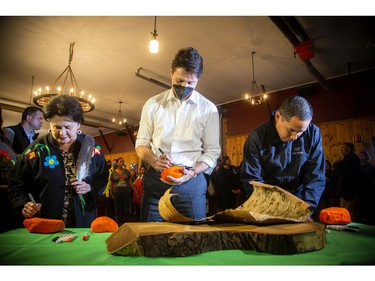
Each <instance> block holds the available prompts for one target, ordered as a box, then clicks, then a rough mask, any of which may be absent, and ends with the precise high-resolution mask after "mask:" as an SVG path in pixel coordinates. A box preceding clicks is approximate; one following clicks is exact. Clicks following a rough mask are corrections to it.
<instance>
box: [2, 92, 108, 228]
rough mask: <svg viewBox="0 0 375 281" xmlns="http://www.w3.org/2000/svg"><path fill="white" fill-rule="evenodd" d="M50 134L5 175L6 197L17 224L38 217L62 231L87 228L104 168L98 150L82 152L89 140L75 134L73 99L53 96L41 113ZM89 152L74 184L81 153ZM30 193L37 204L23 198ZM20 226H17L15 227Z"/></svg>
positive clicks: (78, 114)
mask: <svg viewBox="0 0 375 281" xmlns="http://www.w3.org/2000/svg"><path fill="white" fill-rule="evenodd" d="M44 117H45V119H46V120H47V121H48V122H49V124H50V132H49V133H48V134H47V135H46V136H44V137H41V138H39V139H37V140H35V141H34V142H33V143H32V144H31V145H30V146H29V148H28V149H26V150H25V152H24V153H23V154H22V156H21V158H20V159H19V160H18V161H17V163H16V166H15V168H14V169H13V170H12V173H11V175H10V184H9V190H8V197H9V200H10V202H11V204H12V208H13V210H14V214H15V216H16V218H18V222H19V223H20V222H22V221H23V220H24V219H25V218H31V217H34V216H40V217H43V218H48V219H60V220H63V221H64V222H65V227H82V228H84V227H90V225H91V222H92V221H93V220H94V219H95V216H96V201H97V197H98V196H99V195H100V194H101V193H102V192H103V190H104V189H105V186H106V183H107V180H108V168H107V166H106V162H105V158H104V155H103V153H102V150H101V148H100V146H99V145H98V144H96V143H95V141H94V144H93V145H91V146H90V147H91V149H90V150H86V149H81V148H83V147H82V142H83V140H84V139H85V137H86V139H87V138H92V137H90V136H85V135H83V134H82V133H81V131H80V126H81V124H82V123H83V121H84V117H83V110H82V108H81V105H80V103H79V102H78V100H77V99H76V98H75V97H72V96H68V95H57V96H56V97H54V98H53V99H51V100H50V101H49V102H48V103H47V104H46V105H45V107H44ZM81 150H82V151H89V152H91V151H92V153H91V155H89V156H88V157H87V158H88V159H90V158H91V160H89V164H88V166H89V168H88V171H87V173H85V174H84V177H83V178H82V179H81V177H80V176H79V179H78V180H77V170H76V164H77V159H78V156H79V155H80V154H79V153H80V151H81ZM29 193H31V194H32V195H33V197H34V198H35V201H36V203H37V204H33V203H32V202H31V200H30V198H29V196H28V194H29ZM20 226H21V224H20Z"/></svg>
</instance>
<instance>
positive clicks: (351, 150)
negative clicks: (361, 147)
mask: <svg viewBox="0 0 375 281" xmlns="http://www.w3.org/2000/svg"><path fill="white" fill-rule="evenodd" d="M343 145H345V146H346V147H347V148H349V150H350V152H354V151H355V146H354V144H352V143H351V142H344V143H343Z"/></svg>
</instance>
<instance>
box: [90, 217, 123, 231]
mask: <svg viewBox="0 0 375 281" xmlns="http://www.w3.org/2000/svg"><path fill="white" fill-rule="evenodd" d="M117 229H118V224H117V222H115V221H114V220H113V219H111V218H109V217H107V216H101V217H97V218H96V219H94V221H93V222H92V223H91V230H92V231H93V232H96V233H101V232H115V231H116V230H117Z"/></svg>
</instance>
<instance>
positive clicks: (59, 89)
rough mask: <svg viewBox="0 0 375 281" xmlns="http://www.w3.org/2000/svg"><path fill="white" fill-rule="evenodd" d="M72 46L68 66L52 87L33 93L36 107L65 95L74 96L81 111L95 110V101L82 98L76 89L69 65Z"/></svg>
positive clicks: (77, 88) (81, 93)
mask: <svg viewBox="0 0 375 281" xmlns="http://www.w3.org/2000/svg"><path fill="white" fill-rule="evenodd" d="M74 44H75V42H73V43H70V48H69V64H68V66H67V67H66V68H65V69H64V71H63V72H62V73H61V74H60V76H59V77H57V79H56V81H55V82H54V83H53V85H52V87H51V88H50V87H49V86H47V87H46V88H45V90H44V91H43V90H42V88H39V89H38V90H37V91H35V92H34V95H35V96H34V98H33V102H34V103H35V104H36V105H39V106H41V107H43V106H44V105H45V104H46V103H47V102H48V101H49V100H50V99H51V98H53V97H54V96H56V95H61V94H66V95H69V96H74V97H76V98H77V100H78V101H79V102H80V104H81V106H82V109H83V111H84V112H90V111H93V110H94V108H95V105H94V102H95V99H94V98H93V97H92V96H91V95H89V96H88V97H87V98H85V97H84V95H85V92H84V91H81V90H80V88H79V87H78V84H77V80H76V78H75V76H74V73H73V70H72V67H71V63H72V60H73V48H74ZM64 74H65V76H64V81H63V83H62V86H61V85H59V84H58V81H59V80H60V78H62V77H63V75H64ZM68 77H69V78H70V83H71V87H70V88H69V89H66V88H65V84H66V80H67V79H68ZM52 89H54V90H52Z"/></svg>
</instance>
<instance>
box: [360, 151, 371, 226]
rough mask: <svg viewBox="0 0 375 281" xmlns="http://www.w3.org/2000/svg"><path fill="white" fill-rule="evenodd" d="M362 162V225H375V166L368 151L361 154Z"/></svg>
mask: <svg viewBox="0 0 375 281" xmlns="http://www.w3.org/2000/svg"><path fill="white" fill-rule="evenodd" d="M359 159H360V160H361V171H362V173H361V175H362V180H361V189H360V194H359V197H358V200H359V213H360V219H361V223H365V224H375V207H374V200H375V166H374V165H372V164H371V163H370V160H371V157H370V154H369V153H368V152H367V151H365V150H364V151H361V152H360V153H359Z"/></svg>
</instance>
